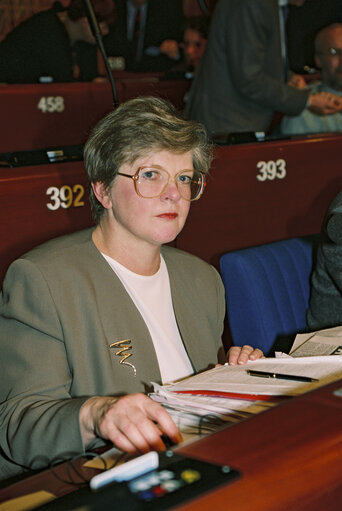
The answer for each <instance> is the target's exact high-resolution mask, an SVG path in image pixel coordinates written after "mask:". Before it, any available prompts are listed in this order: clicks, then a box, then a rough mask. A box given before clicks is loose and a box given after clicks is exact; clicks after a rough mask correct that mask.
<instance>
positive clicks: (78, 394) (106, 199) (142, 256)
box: [0, 98, 262, 478]
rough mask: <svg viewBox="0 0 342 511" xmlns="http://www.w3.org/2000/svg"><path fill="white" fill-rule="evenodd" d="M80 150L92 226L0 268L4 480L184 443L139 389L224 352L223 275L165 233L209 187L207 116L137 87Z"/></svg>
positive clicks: (246, 353) (251, 354) (237, 359)
mask: <svg viewBox="0 0 342 511" xmlns="http://www.w3.org/2000/svg"><path fill="white" fill-rule="evenodd" d="M84 157H85V167H86V170H87V175H88V180H89V183H90V201H91V206H92V211H93V214H94V218H95V221H96V227H95V228H91V229H88V230H85V231H81V232H77V233H74V234H71V235H68V236H64V237H62V238H59V239H56V240H52V241H50V242H48V243H46V244H44V245H42V246H40V247H38V248H36V249H34V250H32V251H31V252H29V253H28V254H25V255H24V256H22V257H21V258H20V259H18V260H17V261H15V262H14V263H13V264H12V265H11V266H10V268H9V270H8V272H7V275H6V277H5V280H4V284H3V292H2V297H1V303H0V312H1V315H0V332H1V335H0V347H1V371H0V394H1V398H0V401H1V403H2V404H1V407H0V424H1V428H0V444H1V449H2V452H1V454H2V459H1V460H0V464H1V465H0V470H1V472H2V478H5V477H8V476H9V475H10V474H13V473H15V472H20V471H22V470H23V469H24V468H25V467H41V466H44V463H45V464H46V463H47V462H48V460H52V459H54V458H56V457H58V456H60V455H62V454H67V455H68V456H71V455H73V454H75V453H82V452H84V451H85V450H86V449H87V450H89V449H93V448H95V447H98V446H101V445H103V444H104V443H105V442H108V441H109V442H112V443H113V444H114V445H116V446H117V447H118V448H120V449H122V450H123V451H126V452H130V453H144V452H147V451H149V450H163V449H165V446H164V444H163V442H162V440H161V435H162V433H165V434H166V435H167V436H169V437H170V438H171V440H173V441H174V442H179V441H180V440H181V436H180V432H179V430H178V429H177V427H176V425H175V424H174V422H173V420H172V419H171V417H170V416H169V414H168V413H167V411H166V410H165V409H164V408H163V407H162V406H161V405H159V404H158V403H156V402H154V401H152V400H151V399H150V398H149V397H147V395H146V394H145V393H146V391H147V390H148V388H149V386H150V383H151V381H156V382H158V381H159V382H162V383H165V382H170V381H173V380H177V379H179V378H182V377H185V376H188V375H190V374H193V373H194V372H198V371H202V370H204V369H207V368H209V367H210V366H213V365H215V364H217V363H224V362H225V361H226V357H225V354H224V349H223V345H222V343H221V334H222V330H223V319H224V314H225V303H224V289H223V284H222V282H221V279H220V277H219V275H218V273H217V272H216V270H215V269H214V268H213V267H212V266H210V265H208V264H207V263H205V262H204V261H202V260H200V259H199V258H197V257H195V256H193V255H190V254H187V253H184V252H182V251H180V250H177V249H175V248H172V247H169V246H167V245H166V244H167V243H169V242H172V241H173V240H174V239H175V238H176V236H177V235H178V233H179V232H180V231H181V229H182V228H183V226H184V223H185V220H186V217H187V215H188V212H189V208H190V203H191V201H194V200H197V199H199V198H200V196H201V195H202V192H203V190H204V186H205V176H206V173H207V172H208V169H209V166H210V163H211V146H210V145H209V144H208V142H207V139H206V135H205V131H204V128H203V127H202V126H201V125H199V124H197V123H195V122H193V121H186V120H184V119H183V118H182V117H181V116H180V115H179V114H177V112H176V111H175V110H174V108H173V107H172V106H171V105H170V104H169V103H167V102H165V101H163V100H161V99H159V98H138V99H133V100H131V101H129V102H127V103H125V104H122V105H121V106H120V107H119V108H117V109H116V110H114V111H113V112H112V113H110V114H109V115H108V116H107V117H105V118H104V119H103V120H102V121H100V122H99V124H98V125H97V126H96V127H95V129H94V131H93V133H92V134H91V136H90V138H89V140H88V142H87V144H86V146H85V152H84ZM227 356H228V361H229V362H230V363H232V364H235V363H245V362H247V360H248V359H255V358H258V357H260V356H262V352H261V351H260V350H253V348H252V347H250V346H244V347H243V348H239V347H233V348H231V350H230V351H229V353H228V355H227ZM42 458H44V459H45V462H42Z"/></svg>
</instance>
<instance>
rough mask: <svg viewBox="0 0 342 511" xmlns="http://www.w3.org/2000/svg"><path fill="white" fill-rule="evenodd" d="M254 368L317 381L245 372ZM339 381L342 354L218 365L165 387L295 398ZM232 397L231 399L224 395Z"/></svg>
mask: <svg viewBox="0 0 342 511" xmlns="http://www.w3.org/2000/svg"><path fill="white" fill-rule="evenodd" d="M250 369H254V370H258V371H266V372H270V373H276V374H287V375H292V376H305V377H309V378H315V379H317V380H318V381H313V382H299V381H295V380H293V381H292V380H283V379H275V378H261V377H257V376H250V375H249V374H248V373H247V370H250ZM340 378H342V355H335V356H333V357H325V356H319V357H300V358H292V357H288V358H280V359H277V358H263V359H259V360H255V361H253V362H248V363H247V364H246V365H243V366H219V367H215V368H214V369H211V370H209V371H205V372H203V373H200V374H197V375H195V376H190V377H189V378H186V379H184V380H182V381H181V382H179V383H175V384H173V385H169V386H168V390H169V391H172V392H178V391H195V392H199V391H203V394H204V395H206V394H207V395H208V392H207V391H209V392H210V391H216V392H217V393H233V394H241V395H242V396H243V397H242V398H246V399H248V395H250V396H251V398H252V396H254V398H255V399H258V396H263V395H264V396H295V395H298V394H302V393H304V392H307V391H309V390H313V389H314V388H317V387H320V386H322V385H325V384H327V383H329V382H332V381H336V380H339V379H340ZM228 397H232V396H228Z"/></svg>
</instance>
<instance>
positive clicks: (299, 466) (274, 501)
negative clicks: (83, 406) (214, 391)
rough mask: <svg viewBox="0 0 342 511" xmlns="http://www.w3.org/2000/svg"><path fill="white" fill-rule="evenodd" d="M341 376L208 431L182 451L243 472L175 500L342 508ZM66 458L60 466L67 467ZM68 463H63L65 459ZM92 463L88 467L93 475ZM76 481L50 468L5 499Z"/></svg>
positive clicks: (234, 509) (249, 509) (295, 510)
mask: <svg viewBox="0 0 342 511" xmlns="http://www.w3.org/2000/svg"><path fill="white" fill-rule="evenodd" d="M341 388H342V380H339V381H338V382H335V383H333V384H330V385H328V386H326V387H323V388H321V389H318V390H316V391H314V392H311V393H308V394H306V395H303V396H300V397H296V398H292V399H290V400H287V401H285V402H284V403H283V404H281V405H279V406H277V407H276V408H273V409H270V410H269V411H267V412H264V413H261V414H259V415H257V416H254V417H252V418H251V419H247V420H245V421H244V422H241V423H239V424H236V425H233V426H230V427H228V428H225V429H223V430H221V431H220V432H218V433H215V434H213V435H210V436H207V437H205V438H203V439H201V440H198V441H196V442H193V443H190V444H189V445H187V446H183V447H179V448H177V449H175V451H176V452H178V453H181V454H184V455H187V456H191V457H194V458H197V459H201V460H204V461H208V462H212V463H218V464H228V465H231V466H232V467H235V468H237V469H239V470H240V471H241V474H242V475H241V477H240V478H239V479H237V480H236V481H234V482H233V483H230V484H228V485H226V486H222V487H220V488H219V489H216V490H214V491H211V492H210V493H208V494H205V495H204V496H202V497H199V498H197V499H194V500H192V501H189V502H188V503H187V504H184V505H181V506H179V507H177V509H179V510H180V511H185V510H187V511H192V510H194V511H207V510H208V509H215V511H220V510H222V511H227V510H229V511H322V509H324V510H327V511H340V509H341V502H342V478H341V467H342V427H341V424H342V397H337V396H336V395H334V391H335V390H337V389H341ZM63 467H64V466H63V465H62V466H60V467H59V474H60V475H61V474H62V473H63ZM64 471H65V467H64ZM93 473H94V472H93V471H90V470H89V469H88V472H87V471H86V470H84V475H87V476H88V478H90V477H91V476H92V475H93ZM42 489H45V490H48V491H51V492H53V493H54V494H55V495H58V496H62V495H64V494H66V493H68V492H70V491H72V490H75V488H72V487H70V485H66V484H64V485H63V484H62V483H60V482H58V481H57V480H56V479H55V478H54V476H53V475H52V474H51V473H50V472H49V471H44V472H42V473H41V474H38V475H35V476H34V477H31V478H29V479H26V480H23V481H20V482H18V483H16V484H13V485H11V486H8V487H7V488H3V489H0V502H2V501H6V500H8V499H10V498H13V497H18V496H20V495H25V494H27V493H28V492H34V491H39V490H42Z"/></svg>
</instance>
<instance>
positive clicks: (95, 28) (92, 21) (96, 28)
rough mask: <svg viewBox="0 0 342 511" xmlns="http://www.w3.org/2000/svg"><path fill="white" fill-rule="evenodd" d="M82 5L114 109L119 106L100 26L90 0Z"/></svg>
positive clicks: (86, 0)
mask: <svg viewBox="0 0 342 511" xmlns="http://www.w3.org/2000/svg"><path fill="white" fill-rule="evenodd" d="M83 4H84V6H85V10H86V15H87V18H88V23H89V25H90V29H91V32H92V34H93V36H94V38H95V41H96V43H97V46H98V48H99V50H100V52H101V55H102V58H103V61H104V64H105V68H106V72H107V75H108V78H109V82H110V85H111V88H112V94H113V102H114V108H116V107H117V106H118V104H119V102H118V95H117V91H116V86H115V82H114V78H113V73H112V70H111V68H110V65H109V61H108V57H107V54H106V50H105V48H104V45H103V41H102V33H101V29H100V25H99V23H98V21H97V18H96V14H95V11H94V7H93V4H92V3H91V0H83Z"/></svg>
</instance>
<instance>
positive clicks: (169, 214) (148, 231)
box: [107, 151, 193, 245]
mask: <svg viewBox="0 0 342 511" xmlns="http://www.w3.org/2000/svg"><path fill="white" fill-rule="evenodd" d="M155 165H157V166H159V167H161V168H163V169H165V170H167V171H168V173H169V174H170V176H171V177H174V176H175V175H176V174H177V173H178V172H180V171H181V170H191V169H193V164H192V154H191V152H187V153H184V154H173V153H171V152H168V151H160V152H155V153H151V154H150V155H148V156H145V157H142V158H139V159H138V160H136V161H135V162H134V164H133V165H129V164H124V165H123V166H122V167H121V168H120V172H122V173H125V174H129V175H132V176H133V175H134V174H135V172H136V171H137V170H138V168H139V167H142V166H148V167H153V166H155ZM108 198H109V203H110V208H109V209H108V211H107V214H109V215H112V221H113V222H114V223H113V226H114V230H113V232H114V235H115V237H116V241H122V242H124V241H125V240H127V241H131V242H132V241H133V242H134V243H147V244H152V245H161V244H163V243H168V242H170V241H172V240H174V239H175V238H176V236H177V235H178V234H179V232H180V231H181V230H182V228H183V226H184V223H185V220H186V218H187V216H188V212H189V208H190V202H189V201H187V200H185V199H183V198H182V197H181V195H180V194H179V191H178V189H177V186H176V184H175V182H171V183H169V184H168V186H167V188H166V190H165V192H164V193H163V194H162V195H161V196H160V197H154V198H151V199H146V198H143V197H140V196H139V195H138V194H137V193H136V191H135V188H134V182H133V179H130V178H128V177H125V176H120V175H118V176H117V177H116V178H115V180H114V183H113V185H112V187H111V189H110V190H109V194H108Z"/></svg>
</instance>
